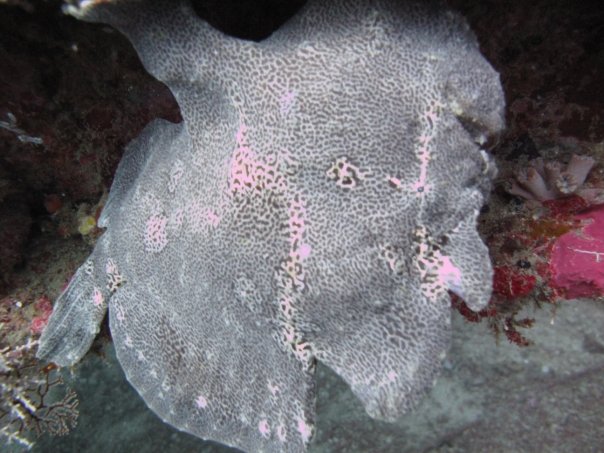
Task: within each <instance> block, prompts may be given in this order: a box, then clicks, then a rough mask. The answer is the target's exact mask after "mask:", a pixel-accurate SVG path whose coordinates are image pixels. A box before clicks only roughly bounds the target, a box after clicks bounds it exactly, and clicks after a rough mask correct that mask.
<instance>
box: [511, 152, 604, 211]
mask: <svg viewBox="0 0 604 453" xmlns="http://www.w3.org/2000/svg"><path fill="white" fill-rule="evenodd" d="M595 162H596V161H595V160H594V159H593V158H592V157H590V156H579V155H577V154H572V156H571V158H570V160H569V162H568V164H567V165H562V164H560V163H559V162H558V161H550V162H544V160H543V159H542V158H538V159H534V160H532V161H531V162H529V166H528V167H526V168H522V169H521V170H519V171H518V172H517V173H516V174H515V175H514V178H513V179H511V180H509V181H508V187H506V190H507V191H508V192H509V193H511V194H512V195H518V196H520V197H522V198H524V199H526V200H534V201H538V202H544V201H549V200H555V199H558V198H562V197H566V196H570V195H577V196H579V197H581V198H583V199H584V200H585V201H587V203H588V204H590V205H595V204H598V203H602V202H604V189H602V188H600V189H598V188H594V187H589V186H586V185H584V183H585V181H586V179H587V175H588V174H589V171H590V170H591V169H592V167H593V166H594V164H595Z"/></svg>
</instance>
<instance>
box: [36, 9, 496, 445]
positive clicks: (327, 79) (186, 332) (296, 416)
mask: <svg viewBox="0 0 604 453" xmlns="http://www.w3.org/2000/svg"><path fill="white" fill-rule="evenodd" d="M71 12H72V13H73V14H75V15H77V16H81V17H82V18H84V19H86V20H92V21H100V22H107V23H110V24H112V25H114V26H116V27H117V28H118V29H120V30H121V31H122V32H124V33H125V34H126V35H127V36H129V38H130V39H131V41H132V42H133V44H134V46H135V48H136V49H137V52H138V53H139V55H140V56H141V59H142V60H143V63H144V64H145V66H146V68H147V69H148V70H149V72H151V73H152V74H153V75H154V76H155V77H157V78H158V79H160V80H162V81H164V82H165V83H166V84H167V85H168V86H169V87H170V89H171V90H172V92H173V93H174V95H175V97H176V99H177V102H178V104H179V106H180V108H181V112H182V116H183V120H184V121H183V123H181V124H178V125H176V124H171V123H168V122H166V121H154V122H153V123H151V124H150V125H149V126H148V127H147V128H146V129H145V131H144V132H143V133H142V134H141V135H140V136H139V137H138V138H137V139H136V140H135V141H134V142H133V143H132V144H131V145H130V146H129V147H128V149H127V151H126V154H125V155H124V157H123V159H122V162H121V163H120V167H119V168H118V172H117V174H116V177H115V180H114V183H113V186H112V188H111V193H110V198H109V200H108V202H107V205H106V206H105V209H104V211H103V214H102V216H101V218H100V219H99V225H100V226H102V227H106V228H107V231H106V232H105V233H104V235H103V236H102V238H101V239H100V240H99V241H98V242H97V245H96V248H95V250H94V252H93V254H92V255H91V257H90V258H89V260H87V261H86V263H84V265H83V266H82V267H81V268H80V269H79V270H78V272H77V273H76V275H75V277H74V278H73V280H72V282H71V284H70V285H69V287H68V288H67V289H66V291H65V292H64V293H63V294H62V295H61V297H60V298H59V300H58V301H57V304H56V306H55V309H54V312H53V315H52V316H51V319H50V321H49V324H48V327H47V329H46V330H45V332H44V334H43V336H42V338H41V346H40V349H39V352H38V355H39V357H41V358H45V359H48V360H51V361H54V362H56V363H57V364H59V365H62V366H66V365H71V364H73V363H75V362H77V361H78V360H79V359H81V357H82V356H83V355H84V354H85V353H86V352H87V350H88V349H89V347H90V344H91V342H92V340H93V339H94V336H95V335H96V333H97V331H98V328H99V325H100V322H101V320H102V318H103V316H104V314H105V311H106V309H107V307H109V321H110V326H111V333H112V337H113V340H114V343H115V347H116V351H117V356H118V359H119V361H120V363H121V365H122V367H123V368H124V371H125V373H126V376H127V377H128V380H129V381H130V382H131V383H132V385H133V386H134V387H135V388H136V389H137V391H138V392H139V393H140V394H141V396H142V397H143V399H144V400H145V402H146V403H147V405H148V406H149V407H150V408H151V409H152V410H153V411H154V412H156V413H157V414H158V415H159V416H160V417H161V418H162V419H163V420H164V421H166V422H168V423H170V424H172V425H174V426H176V427H177V428H179V429H181V430H184V431H187V432H190V433H192V434H195V435H197V436H199V437H203V438H209V439H213V440H217V441H220V442H223V443H226V444H228V445H233V446H237V447H238V448H242V449H245V450H249V451H291V452H295V451H304V449H305V448H306V445H307V443H308V442H309V441H310V438H311V437H312V434H313V429H314V428H313V424H314V417H315V416H314V370H315V363H316V360H319V361H321V362H323V363H324V364H325V365H327V366H328V367H330V368H331V369H333V370H334V371H335V372H336V373H337V374H339V375H340V376H342V378H343V379H344V380H345V381H346V382H347V383H348V384H349V385H350V387H351V389H352V390H353V392H354V393H355V394H356V395H357V396H358V397H359V399H360V400H361V402H362V403H363V405H364V407H365V409H366V410H367V412H368V413H369V414H370V415H371V416H372V417H375V418H380V419H385V420H394V419H396V418H397V417H398V416H400V415H401V414H403V413H405V412H407V411H408V410H410V409H411V408H413V407H414V406H415V405H416V404H417V403H418V402H419V400H420V399H421V397H422V396H423V395H424V394H425V392H426V390H427V389H428V388H430V387H431V385H432V383H433V381H434V379H435V378H436V376H437V374H438V371H439V370H440V366H441V362H442V360H443V359H444V357H445V354H446V351H447V349H448V347H449V343H450V301H449V294H448V290H452V291H454V292H456V293H457V294H458V295H460V296H461V297H463V298H464V300H465V301H466V303H467V304H468V306H469V307H470V308H472V309H480V308H482V307H484V306H485V305H486V303H487V302H488V300H489V297H490V294H491V279H492V269H491V265H490V261H489V257H488V252H487V249H486V247H485V245H484V244H483V242H482V241H481V239H480V237H479V236H478V233H477V232H476V228H475V222H476V217H477V215H478V211H479V209H480V207H481V206H482V204H483V202H484V199H485V197H486V196H487V194H488V191H489V189H490V185H491V180H492V178H493V177H494V174H495V169H494V165H493V164H492V162H491V160H490V158H489V157H488V156H487V154H486V153H485V152H484V151H483V150H481V149H480V144H481V143H484V142H485V141H486V139H487V137H488V136H489V135H492V134H496V133H498V132H499V131H500V130H501V129H502V127H503V108H504V100H503V93H502V90H501V87H500V84H499V78H498V75H497V73H496V72H495V71H494V70H493V69H492V68H491V67H490V65H489V64H488V63H487V62H486V60H485V59H484V58H483V57H482V56H481V54H480V52H479V50H478V46H477V44H476V40H475V38H474V36H473V34H472V33H471V31H470V30H469V28H468V26H467V24H466V23H465V21H464V20H463V19H462V18H461V17H460V16H458V15H456V14H454V13H452V12H450V11H448V10H446V9H444V8H443V7H442V5H441V4H439V3H424V2H422V3H420V2H403V3H400V2H391V1H380V2H366V1H362V0H358V1H343V0H342V1H333V2H321V1H311V2H309V3H308V4H307V5H306V6H305V7H304V8H303V9H302V10H301V11H300V13H299V14H298V15H297V16H296V17H294V18H293V19H291V20H290V21H289V22H288V23H286V24H285V25H284V26H283V27H282V28H281V29H280V30H278V31H277V32H275V33H274V34H273V35H272V36H271V37H270V38H268V39H266V40H265V41H262V42H260V43H252V42H247V41H241V40H238V39H235V38H230V37H227V36H225V35H223V34H222V33H220V32H218V31H216V30H214V29H212V28H211V27H209V26H208V25H207V24H205V23H204V22H202V21H200V20H199V19H198V18H196V17H195V16H194V14H193V12H192V11H191V10H190V8H189V7H188V6H187V5H186V4H185V3H183V4H181V5H179V6H177V7H176V6H175V5H174V3H173V2H161V1H154V2H147V3H144V4H141V3H137V2H116V3H113V2H100V3H98V4H97V3H95V2H83V3H82V4H81V7H80V8H77V7H73V8H72V10H71Z"/></svg>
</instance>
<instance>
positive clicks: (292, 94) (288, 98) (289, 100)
mask: <svg viewBox="0 0 604 453" xmlns="http://www.w3.org/2000/svg"><path fill="white" fill-rule="evenodd" d="M296 96H297V93H296V91H295V90H294V91H288V92H286V93H285V94H284V95H283V96H281V99H279V104H280V110H281V114H282V115H287V114H288V113H289V111H290V110H291V108H292V106H293V105H294V102H295V101H296Z"/></svg>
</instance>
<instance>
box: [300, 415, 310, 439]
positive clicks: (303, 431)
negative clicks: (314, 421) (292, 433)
mask: <svg viewBox="0 0 604 453" xmlns="http://www.w3.org/2000/svg"><path fill="white" fill-rule="evenodd" d="M297 422H298V426H297V428H298V432H299V433H300V436H302V442H304V443H307V442H308V441H309V440H310V437H311V436H312V429H311V428H310V426H309V425H308V424H307V423H306V422H305V421H304V420H302V419H301V418H298V420H297Z"/></svg>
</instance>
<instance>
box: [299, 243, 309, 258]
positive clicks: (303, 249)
mask: <svg viewBox="0 0 604 453" xmlns="http://www.w3.org/2000/svg"><path fill="white" fill-rule="evenodd" d="M310 252H311V247H310V245H308V244H302V245H301V246H300V248H299V249H298V254H299V255H300V259H301V260H305V259H306V258H308V257H309V256H310Z"/></svg>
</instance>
